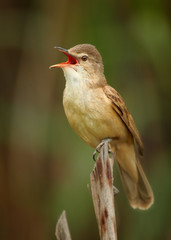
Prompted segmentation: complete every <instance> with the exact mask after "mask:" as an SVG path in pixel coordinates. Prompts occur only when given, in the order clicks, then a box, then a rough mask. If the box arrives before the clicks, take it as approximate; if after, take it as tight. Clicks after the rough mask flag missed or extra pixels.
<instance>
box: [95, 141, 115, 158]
mask: <svg viewBox="0 0 171 240" xmlns="http://www.w3.org/2000/svg"><path fill="white" fill-rule="evenodd" d="M111 141H112V138H105V139H103V140H102V141H101V142H100V143H99V145H97V147H96V150H95V151H94V153H93V159H94V161H96V154H98V153H100V149H101V147H102V146H103V145H104V144H105V143H106V142H107V143H109V142H111ZM109 153H112V149H111V147H110V146H109Z"/></svg>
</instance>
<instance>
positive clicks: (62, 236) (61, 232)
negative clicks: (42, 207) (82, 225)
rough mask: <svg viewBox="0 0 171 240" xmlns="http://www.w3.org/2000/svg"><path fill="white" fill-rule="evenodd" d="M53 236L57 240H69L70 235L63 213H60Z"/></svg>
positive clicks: (64, 213)
mask: <svg viewBox="0 0 171 240" xmlns="http://www.w3.org/2000/svg"><path fill="white" fill-rule="evenodd" d="M55 236H56V238H57V239H58V240H71V235H70V231H69V227H68V222H67V218H66V212H65V211H63V212H62V214H61V216H60V218H59V220H58V222H57V224H56V232H55Z"/></svg>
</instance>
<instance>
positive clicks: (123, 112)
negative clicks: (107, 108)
mask: <svg viewBox="0 0 171 240" xmlns="http://www.w3.org/2000/svg"><path fill="white" fill-rule="evenodd" d="M103 91H104V93H105V94H106V96H107V97H108V98H109V99H110V100H111V102H112V108H113V110H114V111H116V112H117V113H118V115H119V116H120V118H121V119H122V121H123V122H124V123H125V125H126V126H127V128H128V129H129V131H130V132H131V134H132V136H133V137H134V139H135V141H136V143H137V145H138V150H139V153H140V154H141V155H143V143H142V141H141V138H140V135H139V132H138V130H137V128H136V125H135V122H134V120H133V118H132V116H131V114H130V113H129V112H128V110H127V107H126V105H125V103H124V101H123V99H122V97H121V96H120V94H119V93H118V92H117V91H116V90H115V89H114V88H112V87H111V86H109V85H106V86H105V87H104V88H103Z"/></svg>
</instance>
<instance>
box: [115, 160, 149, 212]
mask: <svg viewBox="0 0 171 240" xmlns="http://www.w3.org/2000/svg"><path fill="white" fill-rule="evenodd" d="M136 164H137V172H138V181H137V182H135V180H133V179H132V178H131V177H130V176H129V175H128V173H127V172H126V171H125V170H124V169H123V168H121V166H120V165H119V164H118V165H119V169H120V175H121V178H122V182H123V185H124V188H125V191H126V195H127V197H128V200H129V202H130V205H131V206H132V207H133V208H139V209H148V208H149V207H150V206H151V205H152V203H153V201H154V197H153V192H152V189H151V186H150V184H149V182H148V180H147V177H146V176H145V173H144V171H143V169H142V166H141V164H140V162H139V160H137V162H136Z"/></svg>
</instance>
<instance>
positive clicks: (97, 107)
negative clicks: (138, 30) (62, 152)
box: [49, 44, 154, 210]
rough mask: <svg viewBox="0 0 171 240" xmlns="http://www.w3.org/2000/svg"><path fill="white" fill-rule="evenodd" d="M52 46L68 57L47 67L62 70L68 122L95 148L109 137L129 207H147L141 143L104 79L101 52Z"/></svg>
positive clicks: (84, 47) (81, 46)
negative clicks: (141, 160) (141, 161)
mask: <svg viewBox="0 0 171 240" xmlns="http://www.w3.org/2000/svg"><path fill="white" fill-rule="evenodd" d="M55 48H57V49H58V50H59V51H61V52H63V53H64V54H65V55H66V56H67V57H68V60H67V61H66V62H62V63H59V64H55V65H52V66H50V67H49V68H50V69H53V68H61V69H62V70H63V72H64V77H65V80H66V84H65V89H64V92H63V106H64V111H65V114H66V117H67V119H68V122H69V124H70V125H71V127H72V128H73V129H74V130H75V132H76V133H77V134H78V135H79V136H80V137H81V138H82V139H83V140H84V142H85V143H87V144H88V145H90V146H91V147H93V148H95V149H96V150H97V151H98V148H99V147H100V146H101V145H102V144H103V143H104V142H105V141H110V146H111V148H112V152H114V153H115V156H116V160H117V164H118V166H119V172H120V176H121V180H122V183H123V186H124V189H125V192H126V195H127V198H128V201H129V203H130V205H131V207H132V208H138V209H142V210H145V209H148V208H149V207H150V206H151V205H152V204H153V202H154V196H153V191H152V188H151V186H150V184H149V181H148V179H147V177H146V175H145V173H144V170H143V168H142V166H141V163H140V160H139V159H140V156H141V155H143V151H144V147H143V143H142V140H141V137H140V134H139V132H138V130H137V127H136V125H135V122H134V120H133V118H132V116H131V114H130V113H129V111H128V109H127V107H126V105H125V103H124V101H123V99H122V97H121V95H120V94H119V93H118V92H117V91H116V90H115V89H114V88H112V87H111V86H110V85H109V84H108V83H107V81H106V78H105V75H104V65H103V61H102V57H101V54H100V53H99V51H98V50H97V49H96V47H95V46H93V45H91V44H78V45H76V46H74V47H72V48H70V49H68V50H67V49H65V48H61V47H55Z"/></svg>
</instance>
